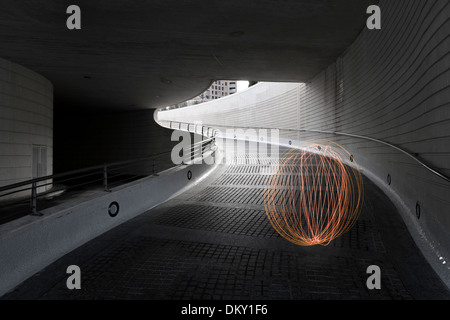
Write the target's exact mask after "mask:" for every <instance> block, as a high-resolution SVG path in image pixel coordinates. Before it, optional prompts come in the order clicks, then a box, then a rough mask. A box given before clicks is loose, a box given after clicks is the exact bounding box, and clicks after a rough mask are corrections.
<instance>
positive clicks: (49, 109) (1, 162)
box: [0, 59, 53, 186]
mask: <svg viewBox="0 0 450 320" xmlns="http://www.w3.org/2000/svg"><path fill="white" fill-rule="evenodd" d="M33 148H34V149H35V157H39V156H38V155H36V152H37V151H36V149H40V150H41V151H42V150H45V151H43V152H42V157H43V159H42V157H41V159H42V160H43V161H40V163H41V164H42V165H44V166H45V167H44V168H41V169H40V171H41V172H43V173H45V174H44V175H51V174H52V168H53V160H52V159H53V85H52V84H51V83H50V82H49V81H48V80H47V79H45V78H44V77H42V76H41V75H39V74H37V73H35V72H33V71H31V70H28V69H26V68H24V67H22V66H20V65H17V64H14V63H12V62H9V61H6V60H3V59H0V186H5V185H9V184H13V183H16V182H21V181H25V180H29V179H32V178H33ZM34 171H36V169H35V170H34ZM35 174H36V172H35Z"/></svg>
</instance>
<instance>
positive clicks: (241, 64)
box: [0, 0, 378, 109]
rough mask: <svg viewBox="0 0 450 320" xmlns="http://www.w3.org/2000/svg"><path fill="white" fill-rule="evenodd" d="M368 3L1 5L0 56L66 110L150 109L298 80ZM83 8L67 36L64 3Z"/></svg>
mask: <svg viewBox="0 0 450 320" xmlns="http://www.w3.org/2000/svg"><path fill="white" fill-rule="evenodd" d="M377 2H378V1H369V0H283V1H280V0H259V1H254V0H252V1H250V0H248V1H245V0H244V1H243V0H227V1H223V0H221V1H216V0H208V1H206V0H195V1H194V0H184V1H175V0H151V1H130V0H126V1H125V0H114V1H111V0H96V1H92V0H78V1H76V3H72V2H69V1H61V0H21V1H17V0H4V1H2V4H1V5H2V8H1V10H0V43H1V47H2V50H1V57H3V58H5V59H8V60H10V61H12V62H16V63H18V64H21V65H23V66H25V67H28V68H30V69H32V70H34V71H36V72H38V73H40V74H42V75H44V76H45V77H47V78H48V79H49V80H50V81H52V83H53V84H54V86H55V103H56V104H57V105H61V106H62V105H64V106H65V107H78V108H80V107H89V108H93V107H98V108H111V109H143V108H156V107H163V106H166V105H170V104H174V103H178V102H181V101H184V100H187V99H189V98H191V97H193V96H195V95H197V94H199V93H201V92H202V91H203V90H205V89H206V88H207V87H208V86H209V85H210V83H211V81H213V80H218V79H242V80H244V79H245V80H259V81H283V82H305V81H308V80H310V79H311V78H312V77H313V76H315V75H316V74H318V73H319V72H320V71H322V70H323V69H324V68H326V67H327V66H328V65H329V64H330V63H332V62H333V61H334V60H335V59H336V58H337V57H338V56H339V55H341V54H342V53H343V52H344V51H345V49H346V48H347V47H348V46H349V45H350V44H351V43H352V42H353V41H354V40H355V38H356V37H357V36H358V34H359V33H360V32H361V30H362V29H363V28H364V26H365V22H366V19H367V17H368V15H367V13H366V10H367V7H368V6H369V5H371V4H376V3H377ZM71 4H76V5H78V6H79V7H80V8H81V27H82V29H81V30H68V29H67V27H66V20H67V18H68V17H69V14H67V13H66V10H67V7H68V6H69V5H71Z"/></svg>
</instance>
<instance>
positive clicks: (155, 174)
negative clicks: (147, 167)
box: [153, 158, 159, 177]
mask: <svg viewBox="0 0 450 320" xmlns="http://www.w3.org/2000/svg"><path fill="white" fill-rule="evenodd" d="M153 175H154V176H155V177H157V176H159V174H158V173H157V172H156V160H155V159H154V158H153Z"/></svg>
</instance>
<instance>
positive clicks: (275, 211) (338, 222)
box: [264, 142, 363, 246]
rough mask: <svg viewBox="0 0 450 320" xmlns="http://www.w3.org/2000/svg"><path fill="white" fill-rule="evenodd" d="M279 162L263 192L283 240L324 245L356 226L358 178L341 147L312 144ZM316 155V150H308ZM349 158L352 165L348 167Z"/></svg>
mask: <svg viewBox="0 0 450 320" xmlns="http://www.w3.org/2000/svg"><path fill="white" fill-rule="evenodd" d="M306 150H309V151H302V150H299V149H290V150H289V151H287V152H286V153H285V154H284V155H283V156H282V157H281V159H280V165H279V166H278V168H277V169H276V170H275V171H274V172H273V174H272V175H271V177H270V178H269V181H268V183H267V185H266V188H265V192H264V205H265V209H266V214H267V217H268V218H269V221H270V223H271V224H272V226H273V227H274V228H275V230H276V231H277V232H278V233H279V234H280V235H281V236H282V237H284V238H285V239H287V240H289V241H290V242H292V243H295V244H297V245H301V246H315V245H322V246H327V245H329V244H330V242H331V241H333V240H334V239H336V238H338V237H340V236H341V235H343V234H344V233H346V232H348V231H349V230H350V229H351V228H353V226H354V225H355V223H356V221H357V220H358V217H359V215H360V211H361V207H362V203H363V182H362V175H361V173H360V171H359V169H358V167H357V165H356V163H355V162H354V159H353V157H352V156H351V155H350V154H349V153H348V152H347V151H346V150H345V149H344V148H342V147H341V146H339V145H337V144H334V143H330V142H328V144H327V145H323V144H318V143H312V144H311V145H309V146H308V148H306ZM312 151H314V152H312ZM348 159H352V167H350V166H349V165H348V164H345V163H346V162H348Z"/></svg>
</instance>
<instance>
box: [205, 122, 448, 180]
mask: <svg viewBox="0 0 450 320" xmlns="http://www.w3.org/2000/svg"><path fill="white" fill-rule="evenodd" d="M206 126H208V127H215V128H232V129H255V130H283V131H291V132H306V133H320V134H333V135H338V136H347V137H352V138H359V139H363V140H368V141H373V142H376V143H380V144H384V145H386V146H388V147H391V148H393V149H395V150H397V151H400V152H401V153H403V154H405V155H406V156H408V157H409V158H411V159H413V160H414V161H415V162H417V163H418V164H420V165H421V166H422V167H424V168H425V169H427V170H428V171H430V172H431V173H433V174H434V175H436V176H438V177H439V178H441V179H443V180H445V181H447V182H450V177H449V176H447V175H445V174H443V173H442V172H439V171H438V170H437V169H435V168H432V167H431V166H430V165H428V164H426V163H424V162H423V161H422V160H420V159H419V158H418V157H416V156H415V155H413V154H411V153H409V152H408V151H406V150H404V149H402V148H400V147H398V146H396V145H394V144H392V143H389V142H386V141H383V140H380V139H376V138H372V137H367V136H361V135H356V134H351V133H344V132H335V131H323V130H313V129H299V130H298V129H280V128H267V127H238V126H228V125H211V124H207V125H206Z"/></svg>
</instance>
